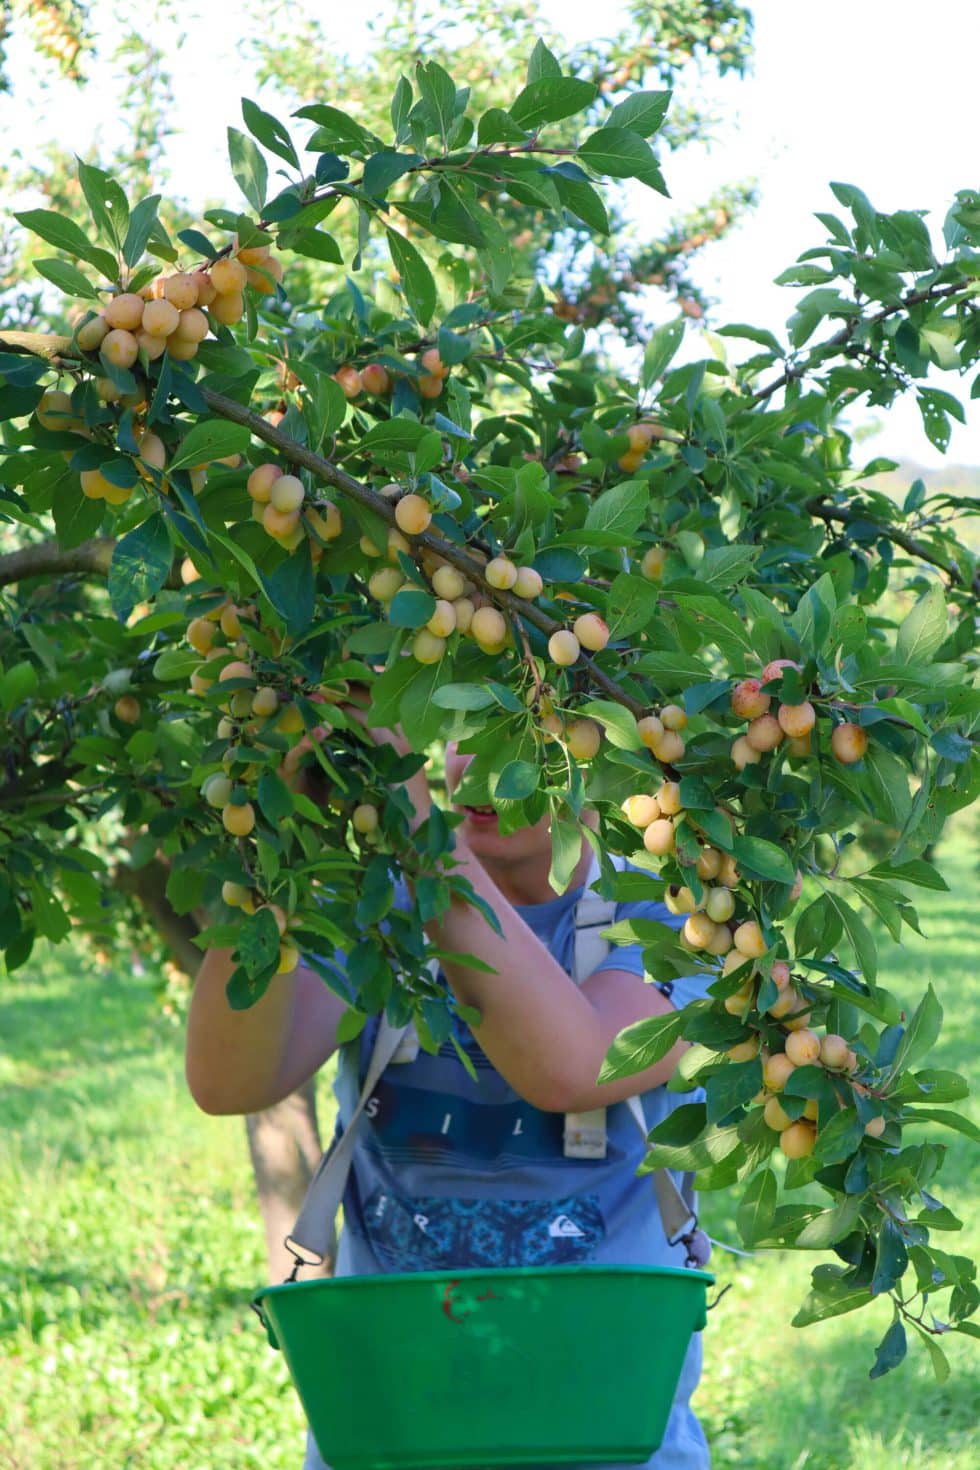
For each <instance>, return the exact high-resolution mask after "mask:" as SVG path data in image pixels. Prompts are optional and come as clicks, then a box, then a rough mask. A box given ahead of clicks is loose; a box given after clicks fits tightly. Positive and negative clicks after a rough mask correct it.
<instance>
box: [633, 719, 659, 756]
mask: <svg viewBox="0 0 980 1470" xmlns="http://www.w3.org/2000/svg"><path fill="white" fill-rule="evenodd" d="M636 733H637V735H639V737H640V739H641V740H642V741H643V744H644V745H645V746H646V747H647V749H648V750H652V749H653V746H654V742H655V741H657V740H659V739H660V738H661V737H662V735H663V733H664V727H663V723H662V721H661V720H660V719H658V717H657V716H656V715H644V716H643V718H642V719H640V720H637V722H636Z"/></svg>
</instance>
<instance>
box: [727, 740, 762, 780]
mask: <svg viewBox="0 0 980 1470" xmlns="http://www.w3.org/2000/svg"><path fill="white" fill-rule="evenodd" d="M731 756H732V760H733V762H734V763H735V766H736V767H737V769H738V770H740V771H744V770H745V767H746V766H757V765H758V764H759V762H760V761H761V759H762V752H761V750H756V748H755V746H754V745H750V744H749V742H748V740H747V739H746V737H745V736H744V735H739V736H738V738H737V739H736V740H733V741H732V749H731Z"/></svg>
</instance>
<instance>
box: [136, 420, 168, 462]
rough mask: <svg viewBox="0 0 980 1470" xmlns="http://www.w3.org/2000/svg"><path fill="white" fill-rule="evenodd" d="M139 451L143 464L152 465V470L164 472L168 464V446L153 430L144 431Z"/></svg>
mask: <svg viewBox="0 0 980 1470" xmlns="http://www.w3.org/2000/svg"><path fill="white" fill-rule="evenodd" d="M139 451H140V452H139V457H140V460H141V462H142V463H143V464H146V465H150V467H151V468H152V469H155V470H162V469H163V467H164V465H165V464H166V463H167V446H166V445H165V444H164V442H163V440H162V439H161V438H160V436H159V434H154V433H153V431H152V429H144V431H143V433H142V434H141V435H140V437H139Z"/></svg>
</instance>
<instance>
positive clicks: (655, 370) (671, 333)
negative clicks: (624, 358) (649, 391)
mask: <svg viewBox="0 0 980 1470" xmlns="http://www.w3.org/2000/svg"><path fill="white" fill-rule="evenodd" d="M683 338H684V318H683V317H681V316H679V317H677V318H676V319H675V320H674V321H672V322H665V323H664V325H663V326H662V327H658V328H657V330H656V331H655V332H654V334H653V336H652V337H651V338H650V340H649V342H648V343H647V345H646V349H645V351H644V353H643V371H642V372H641V374H640V382H641V383H642V385H643V387H644V388H652V387H653V385H654V383H655V382H656V381H657V379H658V378H659V377H660V376H661V375H662V374H663V373H664V372H665V371H666V369H667V368H668V367H669V366H670V363H671V362H672V361H673V358H674V354H675V353H676V351H677V349H678V347H680V345H681V342H682V341H683Z"/></svg>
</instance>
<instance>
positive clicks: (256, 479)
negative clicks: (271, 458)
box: [245, 464, 284, 505]
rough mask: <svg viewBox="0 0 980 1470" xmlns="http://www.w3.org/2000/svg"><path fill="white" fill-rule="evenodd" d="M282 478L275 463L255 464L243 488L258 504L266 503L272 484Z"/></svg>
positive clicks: (280, 471) (267, 502)
mask: <svg viewBox="0 0 980 1470" xmlns="http://www.w3.org/2000/svg"><path fill="white" fill-rule="evenodd" d="M283 478H284V477H283V473H282V470H281V469H280V468H279V466H278V465H277V464H257V465H256V466H255V469H254V470H253V471H252V473H251V474H250V475H249V477H248V479H247V480H246V482H245V489H246V490H247V491H248V493H249V495H251V497H252V499H253V500H254V501H256V502H257V503H258V504H259V505H268V504H269V497H270V495H271V493H272V487H273V485H274V484H275V483H276V481H277V480H281V479H283Z"/></svg>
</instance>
